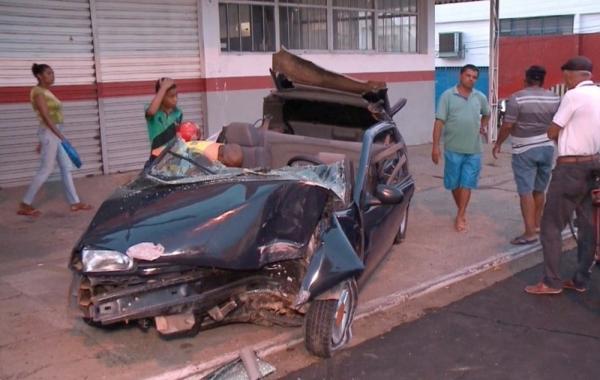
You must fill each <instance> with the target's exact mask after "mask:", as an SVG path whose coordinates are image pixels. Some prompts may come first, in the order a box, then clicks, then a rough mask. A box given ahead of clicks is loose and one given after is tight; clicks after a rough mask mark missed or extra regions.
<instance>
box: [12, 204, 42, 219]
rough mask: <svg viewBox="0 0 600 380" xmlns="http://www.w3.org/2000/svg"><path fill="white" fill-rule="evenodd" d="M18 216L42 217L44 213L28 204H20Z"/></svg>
mask: <svg viewBox="0 0 600 380" xmlns="http://www.w3.org/2000/svg"><path fill="white" fill-rule="evenodd" d="M17 215H25V216H33V217H36V216H40V215H42V212H41V211H40V210H38V209H37V208H34V207H32V206H31V205H28V204H27V203H23V202H21V203H19V209H18V210H17Z"/></svg>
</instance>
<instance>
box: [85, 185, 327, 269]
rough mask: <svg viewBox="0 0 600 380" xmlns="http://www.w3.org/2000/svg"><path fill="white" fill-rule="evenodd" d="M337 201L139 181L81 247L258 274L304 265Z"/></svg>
mask: <svg viewBox="0 0 600 380" xmlns="http://www.w3.org/2000/svg"><path fill="white" fill-rule="evenodd" d="M332 197H335V195H334V193H333V192H332V191H331V190H329V189H327V188H325V187H323V186H319V185H318V184H315V183H311V182H307V181H300V180H291V179H282V178H277V177H275V178H273V177H271V178H268V177H265V178H264V179H263V178H260V177H258V178H255V179H254V180H245V181H237V180H236V181H221V182H211V183H187V184H176V185H161V184H157V183H156V182H152V181H148V180H147V179H140V180H137V181H135V182H133V183H132V184H130V185H129V186H127V187H123V188H120V189H118V190H117V191H115V193H113V195H112V196H111V197H110V198H109V199H107V200H106V201H105V202H104V203H103V204H102V205H101V206H100V208H99V210H98V212H97V214H96V215H95V217H94V219H93V220H92V222H91V224H90V226H89V227H88V229H87V231H86V232H85V233H84V234H83V236H82V237H81V239H80V241H79V243H78V244H77V246H76V249H75V251H74V254H77V252H78V251H80V250H81V249H82V248H83V247H92V248H95V249H106V250H116V251H119V252H122V253H125V252H126V251H127V249H128V248H129V247H131V246H133V245H136V244H139V243H144V242H150V243H159V244H161V245H162V246H164V248H165V251H164V254H163V255H162V256H161V257H159V258H158V259H156V262H157V263H166V262H168V263H171V264H181V265H193V266H202V267H214V268H222V269H243V270H255V269H259V268H261V267H262V266H264V265H265V264H266V263H269V262H275V261H280V260H285V259H291V258H296V257H299V256H300V255H301V254H302V253H303V252H304V249H305V247H306V244H307V243H308V241H309V239H310V237H311V234H312V233H313V231H314V229H315V227H316V225H317V223H318V221H319V219H320V217H321V214H322V212H323V209H324V208H325V205H326V203H327V202H328V201H330V199H331V198H332Z"/></svg>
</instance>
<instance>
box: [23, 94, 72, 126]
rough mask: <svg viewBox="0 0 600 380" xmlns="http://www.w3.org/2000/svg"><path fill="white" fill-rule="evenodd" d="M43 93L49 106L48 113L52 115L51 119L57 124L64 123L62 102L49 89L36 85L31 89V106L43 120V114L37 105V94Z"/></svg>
mask: <svg viewBox="0 0 600 380" xmlns="http://www.w3.org/2000/svg"><path fill="white" fill-rule="evenodd" d="M40 94H41V95H42V96H43V97H44V100H45V101H46V106H47V107H48V115H49V116H50V120H52V122H53V123H55V124H62V122H63V120H64V117H63V113H62V103H61V102H60V100H58V98H57V97H56V96H54V94H53V93H52V92H51V91H50V90H48V89H47V88H44V87H40V86H35V87H33V88H32V89H31V93H30V94H29V98H30V100H31V106H32V107H33V110H34V111H35V113H36V114H37V117H38V119H40V121H42V122H43V119H42V116H41V115H40V111H39V110H38V109H37V107H36V105H35V100H34V99H35V97H36V96H37V95H40Z"/></svg>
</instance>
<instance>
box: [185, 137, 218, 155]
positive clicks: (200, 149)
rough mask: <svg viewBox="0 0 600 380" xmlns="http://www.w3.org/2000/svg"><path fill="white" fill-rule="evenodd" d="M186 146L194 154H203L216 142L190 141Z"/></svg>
mask: <svg viewBox="0 0 600 380" xmlns="http://www.w3.org/2000/svg"><path fill="white" fill-rule="evenodd" d="M186 144H187V147H188V149H189V150H190V151H192V152H194V153H200V154H203V153H204V151H205V150H206V148H208V147H209V146H210V145H212V144H214V142H212V141H206V140H195V141H188V142H187V143H186Z"/></svg>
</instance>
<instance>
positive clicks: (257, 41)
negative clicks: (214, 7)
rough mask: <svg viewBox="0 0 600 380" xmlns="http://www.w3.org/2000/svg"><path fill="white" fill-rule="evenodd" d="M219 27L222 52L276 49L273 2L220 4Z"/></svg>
mask: <svg viewBox="0 0 600 380" xmlns="http://www.w3.org/2000/svg"><path fill="white" fill-rule="evenodd" d="M262 3H264V2H262ZM219 28H220V32H221V51H235V52H242V51H247V52H252V51H256V52H265V51H275V9H274V7H273V6H272V5H271V6H269V5H259V4H251V3H250V4H247V3H243V4H242V3H220V4H219Z"/></svg>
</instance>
